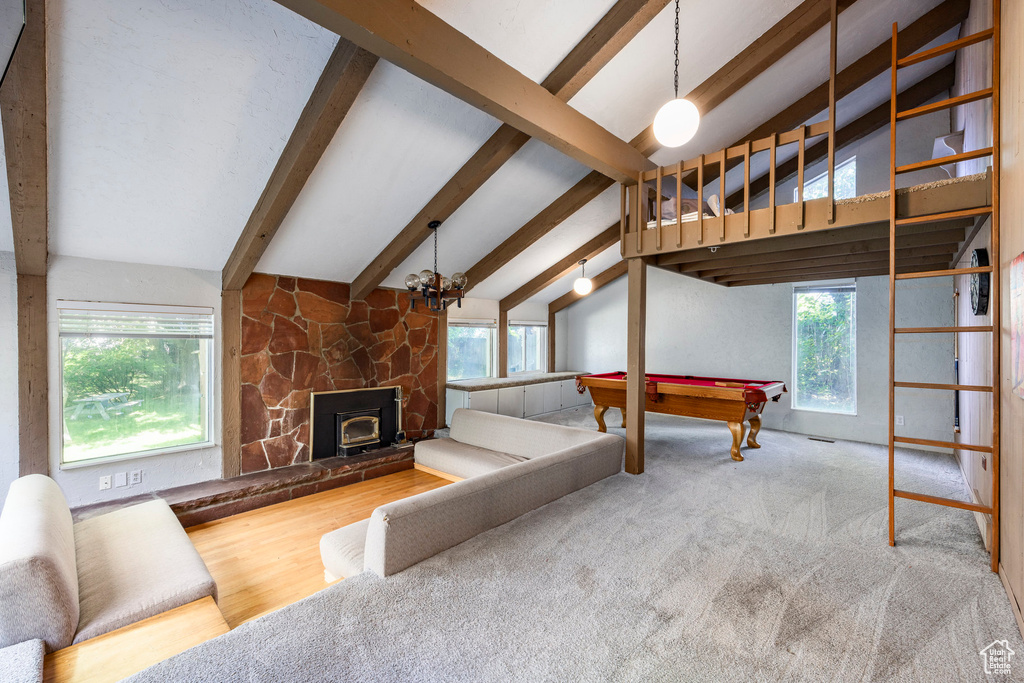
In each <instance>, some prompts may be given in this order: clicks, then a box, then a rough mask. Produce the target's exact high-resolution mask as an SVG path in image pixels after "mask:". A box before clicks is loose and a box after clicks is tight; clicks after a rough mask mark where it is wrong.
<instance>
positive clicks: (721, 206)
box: [718, 149, 726, 242]
mask: <svg viewBox="0 0 1024 683" xmlns="http://www.w3.org/2000/svg"><path fill="white" fill-rule="evenodd" d="M725 156H726V154H725V150H724V149H723V150H722V159H721V163H720V164H719V176H718V212H719V213H720V214H721V216H720V218H721V219H722V233H721V236H720V237H719V239H720V240H721V241H722V242H724V241H725Z"/></svg>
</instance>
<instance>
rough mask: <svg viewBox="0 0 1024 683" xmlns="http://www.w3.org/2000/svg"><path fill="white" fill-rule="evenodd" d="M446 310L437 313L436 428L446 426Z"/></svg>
mask: <svg viewBox="0 0 1024 683" xmlns="http://www.w3.org/2000/svg"><path fill="white" fill-rule="evenodd" d="M447 385H448V311H447V310H444V311H441V312H440V313H438V314H437V428H438V429H443V428H444V427H447V426H448V407H447V403H446V400H447V398H448V396H447V394H446V391H447V389H448V386H447Z"/></svg>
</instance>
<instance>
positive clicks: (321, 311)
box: [241, 273, 438, 473]
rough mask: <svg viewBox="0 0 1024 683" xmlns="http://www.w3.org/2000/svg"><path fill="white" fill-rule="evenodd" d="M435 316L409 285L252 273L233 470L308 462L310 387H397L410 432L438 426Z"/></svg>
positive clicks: (245, 305)
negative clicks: (359, 290) (413, 297)
mask: <svg viewBox="0 0 1024 683" xmlns="http://www.w3.org/2000/svg"><path fill="white" fill-rule="evenodd" d="M437 335H438V319H437V316H435V315H433V314H431V313H428V312H425V311H424V309H422V308H418V309H416V310H415V311H411V310H410V300H409V294H408V293H406V292H396V291H393V290H386V289H377V290H374V291H373V292H372V293H371V294H370V295H369V296H368V297H367V299H366V301H351V300H350V299H349V286H348V285H347V284H344V283H340V282H327V281H323V280H306V279H302V278H293V277H280V276H274V275H263V274H259V273H257V274H255V275H253V276H252V277H251V278H249V281H248V282H247V283H246V284H245V287H244V288H243V289H242V357H241V365H242V373H241V374H242V396H241V402H242V472H243V473H245V472H257V471H260V470H266V469H272V468H275V467H284V466H285V465H291V464H293V463H300V462H308V461H309V401H310V398H309V396H310V392H312V391H334V390H337V389H360V388H364V387H379V386H396V385H401V386H402V395H403V398H404V399H405V401H404V404H403V406H402V424H403V427H404V428H405V430H406V433H407V435H408V436H409V438H419V437H423V436H428V435H429V434H430V433H431V431H432V430H433V429H435V428H436V426H437V339H438V336H437Z"/></svg>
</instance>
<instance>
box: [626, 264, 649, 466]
mask: <svg viewBox="0 0 1024 683" xmlns="http://www.w3.org/2000/svg"><path fill="white" fill-rule="evenodd" d="M627 273H628V278H629V283H628V290H627V306H628V310H627V313H626V471H627V472H629V473H630V474H641V473H643V471H644V408H645V403H646V398H647V392H646V390H645V379H646V370H645V363H644V361H645V357H644V356H645V348H646V332H647V263H645V262H644V260H643V259H641V258H634V259H630V260H629V265H628V267H627Z"/></svg>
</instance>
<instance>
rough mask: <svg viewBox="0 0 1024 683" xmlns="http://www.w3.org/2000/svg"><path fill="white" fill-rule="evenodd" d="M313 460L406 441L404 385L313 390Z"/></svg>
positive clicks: (311, 408)
mask: <svg viewBox="0 0 1024 683" xmlns="http://www.w3.org/2000/svg"><path fill="white" fill-rule="evenodd" d="M310 398H311V407H310V413H311V422H310V423H311V425H312V427H311V429H310V432H311V436H310V454H311V459H312V460H320V459H323V458H333V457H336V456H352V455H359V454H360V453H365V452H367V451H372V450H376V449H379V448H386V447H388V446H390V445H392V444H394V443H399V442H401V441H404V439H405V434H404V432H402V387H381V388H375V389H350V390H346V391H325V392H313V394H312V396H311V397H310Z"/></svg>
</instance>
